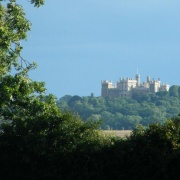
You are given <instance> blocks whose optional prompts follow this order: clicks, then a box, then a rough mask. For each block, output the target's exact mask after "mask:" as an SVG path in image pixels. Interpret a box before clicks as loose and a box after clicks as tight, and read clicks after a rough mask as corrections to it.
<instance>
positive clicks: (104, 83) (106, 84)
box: [101, 81, 113, 97]
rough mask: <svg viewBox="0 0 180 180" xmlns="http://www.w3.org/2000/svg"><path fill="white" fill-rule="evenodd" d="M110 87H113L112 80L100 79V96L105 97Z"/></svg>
mask: <svg viewBox="0 0 180 180" xmlns="http://www.w3.org/2000/svg"><path fill="white" fill-rule="evenodd" d="M112 87H113V86H112V82H108V81H101V96H102V97H107V96H108V91H109V89H110V88H112Z"/></svg>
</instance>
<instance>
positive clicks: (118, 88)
mask: <svg viewBox="0 0 180 180" xmlns="http://www.w3.org/2000/svg"><path fill="white" fill-rule="evenodd" d="M160 91H169V85H168V84H161V81H160V79H158V80H154V78H153V79H152V80H150V77H149V76H147V79H146V82H143V83H141V82H140V75H139V74H136V78H135V79H133V78H120V80H119V81H118V82H116V83H115V84H113V82H112V81H101V96H102V97H107V96H109V97H123V96H131V95H132V93H135V92H138V93H155V92H160Z"/></svg>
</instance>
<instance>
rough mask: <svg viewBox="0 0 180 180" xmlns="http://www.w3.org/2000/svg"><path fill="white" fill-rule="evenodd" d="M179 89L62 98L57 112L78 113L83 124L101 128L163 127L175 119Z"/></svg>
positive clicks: (177, 110) (175, 87)
mask: <svg viewBox="0 0 180 180" xmlns="http://www.w3.org/2000/svg"><path fill="white" fill-rule="evenodd" d="M179 90H180V87H179V86H172V87H171V88H170V91H169V92H158V93H154V94H141V93H135V94H133V96H132V97H119V98H110V97H107V98H103V97H90V96H87V97H78V96H64V97H62V98H60V99H59V100H58V101H57V106H58V107H59V108H60V109H61V111H68V110H70V111H72V112H74V113H78V114H79V116H80V117H82V119H83V120H84V121H87V120H88V119H91V120H92V121H93V120H95V121H97V120H102V121H103V123H102V125H101V128H102V129H114V130H122V129H129V130H132V129H134V128H135V127H136V125H137V124H141V125H143V126H148V125H149V124H152V123H160V124H163V123H164V122H165V121H166V119H169V118H171V117H174V116H177V115H178V114H179V112H180V111H179V109H180V93H179V92H180V91H179Z"/></svg>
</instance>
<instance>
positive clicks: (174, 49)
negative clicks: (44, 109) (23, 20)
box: [23, 0, 180, 98]
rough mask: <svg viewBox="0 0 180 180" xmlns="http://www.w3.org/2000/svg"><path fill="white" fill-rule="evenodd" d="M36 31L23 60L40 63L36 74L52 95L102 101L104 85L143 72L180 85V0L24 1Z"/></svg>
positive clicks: (32, 33)
mask: <svg viewBox="0 0 180 180" xmlns="http://www.w3.org/2000/svg"><path fill="white" fill-rule="evenodd" d="M24 7H25V9H26V13H27V16H28V19H29V20H30V21H31V22H32V31H31V32H29V37H28V41H27V42H24V43H23V45H24V51H23V57H24V58H25V59H28V60H30V61H32V60H35V61H36V62H37V63H38V68H37V69H36V70H35V71H33V72H32V73H31V74H30V75H31V78H32V79H34V80H39V81H45V82H46V87H47V89H48V93H53V94H55V95H56V96H57V97H58V98H60V97H62V96H64V95H79V96H88V95H90V94H91V93H94V95H95V96H100V92H101V80H112V81H114V82H115V81H117V80H119V78H120V77H133V78H134V76H135V74H136V69H137V67H138V69H139V73H140V75H141V80H142V81H144V80H145V79H146V76H147V75H150V76H151V77H154V78H155V79H157V78H161V80H162V82H164V83H166V82H168V83H169V84H170V85H174V84H176V85H180V78H179V74H180V73H179V69H180V67H179V66H180V20H179V19H180V1H179V0H53V1H52V0H46V3H45V5H44V6H43V7H41V8H39V9H36V8H33V7H32V6H31V5H30V4H29V3H28V2H26V1H25V2H24Z"/></svg>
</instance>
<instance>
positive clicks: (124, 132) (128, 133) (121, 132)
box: [103, 130, 132, 137]
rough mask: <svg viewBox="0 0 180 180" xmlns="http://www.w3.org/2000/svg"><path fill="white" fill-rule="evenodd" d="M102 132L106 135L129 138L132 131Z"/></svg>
mask: <svg viewBox="0 0 180 180" xmlns="http://www.w3.org/2000/svg"><path fill="white" fill-rule="evenodd" d="M103 132H104V133H106V134H111V135H115V136H118V137H126V136H129V135H130V134H131V132H132V131H131V130H104V131H103Z"/></svg>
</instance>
